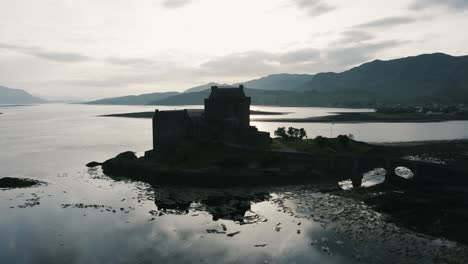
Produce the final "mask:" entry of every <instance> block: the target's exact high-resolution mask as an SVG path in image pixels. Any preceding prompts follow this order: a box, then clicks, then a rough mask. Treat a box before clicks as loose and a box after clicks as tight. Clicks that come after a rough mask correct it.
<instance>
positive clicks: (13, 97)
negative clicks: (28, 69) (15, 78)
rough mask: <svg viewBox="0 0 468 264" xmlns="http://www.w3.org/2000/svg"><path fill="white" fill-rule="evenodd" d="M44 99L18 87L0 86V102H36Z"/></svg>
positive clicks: (42, 101)
mask: <svg viewBox="0 0 468 264" xmlns="http://www.w3.org/2000/svg"><path fill="white" fill-rule="evenodd" d="M44 102H45V100H43V99H41V98H39V97H35V96H32V95H31V94H29V93H28V92H26V91H24V90H20V89H12V88H8V87H3V86H0V104H38V103H44Z"/></svg>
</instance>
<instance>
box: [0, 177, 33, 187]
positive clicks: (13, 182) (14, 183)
mask: <svg viewBox="0 0 468 264" xmlns="http://www.w3.org/2000/svg"><path fill="white" fill-rule="evenodd" d="M39 184H41V182H40V181H36V180H32V179H19V178H10V177H5V178H1V179H0V188H26V187H32V186H35V185H39Z"/></svg>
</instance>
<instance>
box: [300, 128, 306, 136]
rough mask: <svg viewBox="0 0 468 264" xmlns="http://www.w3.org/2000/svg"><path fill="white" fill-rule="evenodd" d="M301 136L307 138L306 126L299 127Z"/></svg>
mask: <svg viewBox="0 0 468 264" xmlns="http://www.w3.org/2000/svg"><path fill="white" fill-rule="evenodd" d="M299 138H300V139H303V138H307V132H306V131H305V129H304V128H301V129H299Z"/></svg>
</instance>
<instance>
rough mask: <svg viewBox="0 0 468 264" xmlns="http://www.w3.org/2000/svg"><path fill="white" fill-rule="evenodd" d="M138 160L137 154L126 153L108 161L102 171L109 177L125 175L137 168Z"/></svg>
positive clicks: (103, 165)
mask: <svg viewBox="0 0 468 264" xmlns="http://www.w3.org/2000/svg"><path fill="white" fill-rule="evenodd" d="M137 160H138V157H137V156H136V154H135V152H132V151H126V152H122V153H120V154H119V155H117V156H116V157H115V158H112V159H109V160H106V161H105V162H104V163H103V164H102V170H103V172H104V173H105V174H108V175H118V174H122V175H125V174H127V173H130V172H132V170H134V168H135V162H136V161H137Z"/></svg>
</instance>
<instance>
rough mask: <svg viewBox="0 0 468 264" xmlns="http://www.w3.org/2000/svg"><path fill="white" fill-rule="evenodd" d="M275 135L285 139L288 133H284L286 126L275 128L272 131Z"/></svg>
mask: <svg viewBox="0 0 468 264" xmlns="http://www.w3.org/2000/svg"><path fill="white" fill-rule="evenodd" d="M274 134H275V136H277V137H280V138H282V139H287V138H288V135H287V134H286V128H285V127H278V129H276V130H275V132H274Z"/></svg>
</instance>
